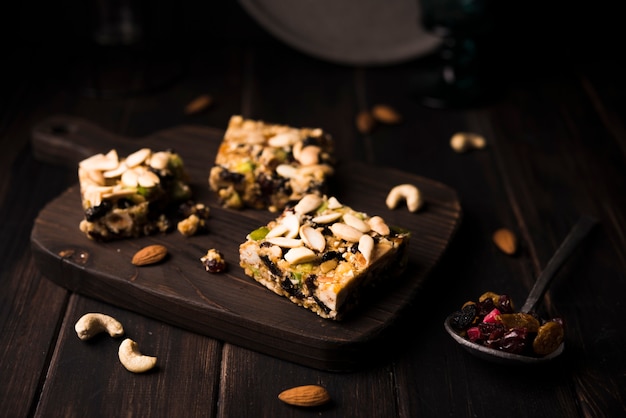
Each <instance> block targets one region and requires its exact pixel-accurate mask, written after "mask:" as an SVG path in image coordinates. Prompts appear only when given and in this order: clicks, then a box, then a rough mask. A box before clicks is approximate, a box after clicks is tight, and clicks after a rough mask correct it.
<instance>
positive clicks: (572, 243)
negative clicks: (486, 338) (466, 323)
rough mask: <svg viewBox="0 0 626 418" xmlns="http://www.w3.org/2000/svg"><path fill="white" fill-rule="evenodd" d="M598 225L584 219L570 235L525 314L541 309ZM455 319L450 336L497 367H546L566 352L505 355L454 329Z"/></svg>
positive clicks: (539, 280)
mask: <svg viewBox="0 0 626 418" xmlns="http://www.w3.org/2000/svg"><path fill="white" fill-rule="evenodd" d="M596 223H597V220H596V219H594V218H592V217H588V216H583V217H581V218H580V219H579V220H578V222H577V223H576V225H574V227H573V228H572V230H571V231H570V233H569V234H568V235H567V237H565V240H564V241H563V243H562V244H561V246H560V247H559V248H558V249H557V250H556V253H554V255H553V256H552V259H550V261H549V262H548V264H547V266H546V268H545V269H544V270H543V271H542V272H541V274H540V275H539V277H538V278H537V281H536V282H535V284H534V286H533V288H532V289H531V290H530V293H529V294H528V297H527V298H526V302H525V303H524V306H522V309H521V312H525V313H528V312H531V311H533V310H534V309H535V307H537V305H538V304H539V301H540V300H541V299H542V298H543V296H544V294H545V292H546V290H547V289H548V286H549V285H550V283H551V282H552V279H553V278H554V276H555V275H556V273H557V272H558V271H559V269H560V268H561V266H562V265H563V264H564V263H565V261H566V260H567V258H568V257H569V256H570V255H571V253H572V252H573V251H574V249H575V248H576V247H577V246H578V244H579V243H580V242H581V241H582V240H583V238H585V236H587V234H588V233H589V231H591V229H592V228H593V226H594V225H595V224H596ZM451 319H452V315H450V316H448V317H447V318H446V321H445V322H444V327H445V329H446V331H447V332H448V334H450V335H451V336H452V338H454V340H455V341H456V342H457V343H459V344H461V346H463V348H465V349H466V350H467V351H469V352H470V353H472V354H474V355H475V356H477V357H479V358H482V359H484V360H489V361H492V362H496V363H509V364H511V363H518V364H535V363H543V362H546V361H549V360H552V359H553V358H555V357H557V356H558V355H559V354H561V353H562V352H563V348H564V347H565V344H564V343H561V345H560V346H559V348H557V349H556V351H554V352H552V353H550V354H548V355H547V356H544V357H532V356H525V355H521V354H513V353H507V352H505V351H500V350H496V349H494V348H489V347H485V346H483V345H480V344H477V343H474V342H471V341H469V340H467V339H465V338H463V337H462V336H460V335H459V334H457V332H456V331H455V330H454V329H453V328H452V326H451V325H450V321H451Z"/></svg>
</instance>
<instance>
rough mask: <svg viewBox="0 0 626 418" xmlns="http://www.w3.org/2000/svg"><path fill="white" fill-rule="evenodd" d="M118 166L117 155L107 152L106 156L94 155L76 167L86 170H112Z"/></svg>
mask: <svg viewBox="0 0 626 418" xmlns="http://www.w3.org/2000/svg"><path fill="white" fill-rule="evenodd" d="M118 164H119V160H118V159H117V153H112V152H111V151H109V152H108V153H107V155H104V154H95V155H92V156H91V157H89V158H86V159H84V160H82V161H81V162H80V163H78V165H79V166H80V167H82V168H84V169H86V170H100V171H106V170H113V169H114V168H116V167H117V165H118Z"/></svg>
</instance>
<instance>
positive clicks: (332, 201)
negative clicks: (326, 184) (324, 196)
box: [328, 196, 343, 210]
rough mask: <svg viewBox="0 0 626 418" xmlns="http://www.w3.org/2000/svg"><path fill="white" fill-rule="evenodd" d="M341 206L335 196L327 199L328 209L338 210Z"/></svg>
mask: <svg viewBox="0 0 626 418" xmlns="http://www.w3.org/2000/svg"><path fill="white" fill-rule="evenodd" d="M342 207H343V205H342V204H341V203H340V202H339V200H337V198H336V197H335V196H331V197H329V198H328V209H333V210H334V209H339V208H342Z"/></svg>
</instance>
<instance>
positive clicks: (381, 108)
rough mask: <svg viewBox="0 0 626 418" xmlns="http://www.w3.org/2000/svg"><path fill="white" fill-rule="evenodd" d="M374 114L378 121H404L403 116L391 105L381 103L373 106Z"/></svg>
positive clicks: (387, 122)
mask: <svg viewBox="0 0 626 418" xmlns="http://www.w3.org/2000/svg"><path fill="white" fill-rule="evenodd" d="M372 116H373V117H374V119H376V120H377V121H378V122H381V123H386V124H389V125H393V124H396V123H400V121H402V116H400V114H399V113H398V112H397V111H396V110H395V109H394V108H393V107H391V106H388V105H384V104H379V105H376V106H374V107H373V108H372Z"/></svg>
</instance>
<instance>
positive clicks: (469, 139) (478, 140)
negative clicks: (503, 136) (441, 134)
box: [450, 132, 487, 153]
mask: <svg viewBox="0 0 626 418" xmlns="http://www.w3.org/2000/svg"><path fill="white" fill-rule="evenodd" d="M485 145H487V142H486V141H485V138H483V137H482V136H481V135H478V134H475V133H472V132H457V133H456V134H454V135H452V138H450V147H452V149H453V150H455V151H456V152H458V153H462V152H466V151H469V150H471V149H479V148H484V147H485Z"/></svg>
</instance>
